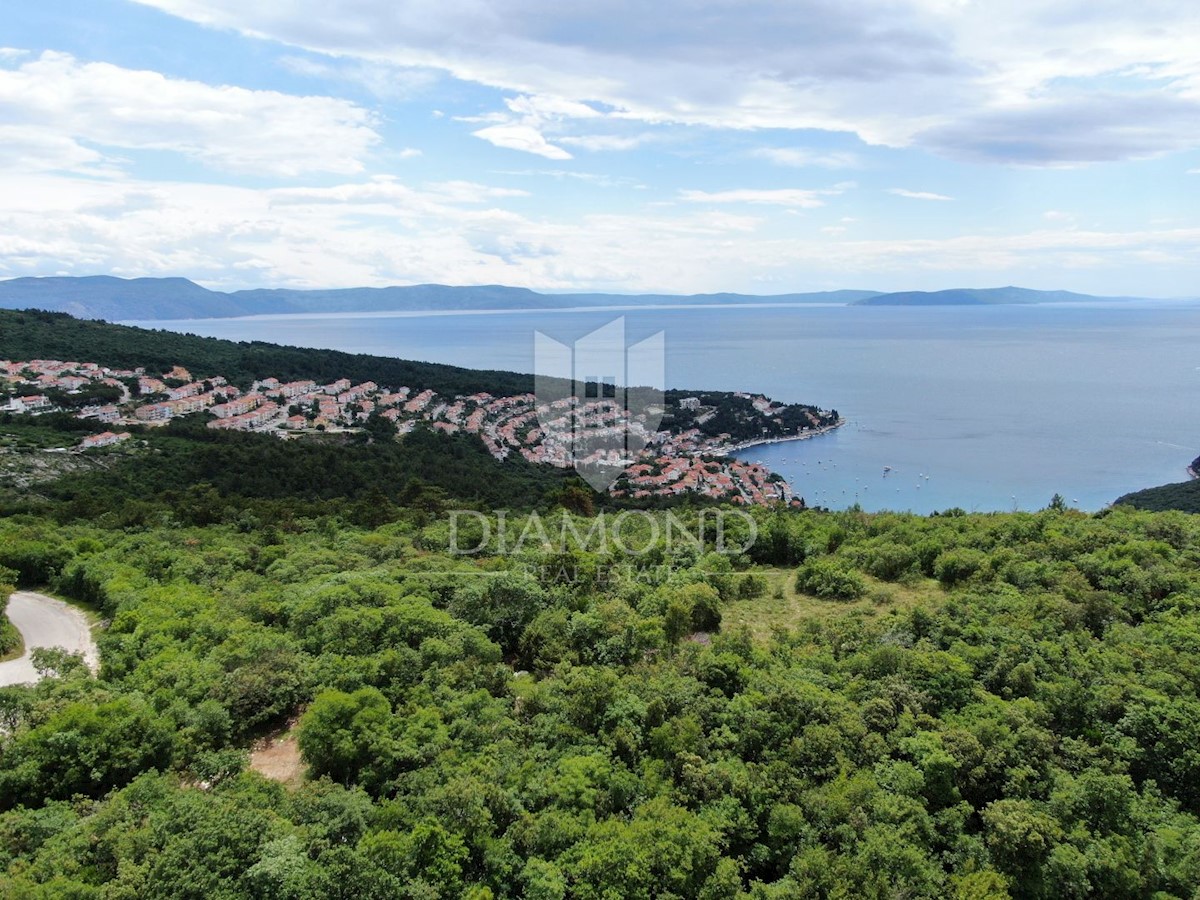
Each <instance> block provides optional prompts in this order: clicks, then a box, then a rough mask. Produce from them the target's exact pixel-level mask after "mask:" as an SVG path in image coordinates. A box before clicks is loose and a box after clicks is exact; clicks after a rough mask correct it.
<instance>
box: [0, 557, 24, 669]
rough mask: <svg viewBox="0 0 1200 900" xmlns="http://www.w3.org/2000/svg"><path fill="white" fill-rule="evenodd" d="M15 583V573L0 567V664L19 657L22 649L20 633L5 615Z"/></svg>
mask: <svg viewBox="0 0 1200 900" xmlns="http://www.w3.org/2000/svg"><path fill="white" fill-rule="evenodd" d="M16 583H17V573H16V572H14V571H13V570H12V569H8V568H5V567H4V566H0V662H2V661H4V660H6V659H10V658H12V657H14V656H19V655H20V653H21V651H22V649H23V642H22V640H21V632H19V631H17V629H16V628H15V627H14V626H13V623H12V622H10V621H9V620H8V616H7V615H5V610H6V609H7V608H8V599H9V595H10V594H12V592H13V591H14V590H16V588H15V585H16Z"/></svg>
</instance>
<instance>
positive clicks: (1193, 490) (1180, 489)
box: [1116, 457, 1200, 513]
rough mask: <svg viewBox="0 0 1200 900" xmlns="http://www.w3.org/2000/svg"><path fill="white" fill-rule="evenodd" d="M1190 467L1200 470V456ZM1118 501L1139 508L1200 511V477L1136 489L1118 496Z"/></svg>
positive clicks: (1194, 470)
mask: <svg viewBox="0 0 1200 900" xmlns="http://www.w3.org/2000/svg"><path fill="white" fill-rule="evenodd" d="M1189 468H1190V469H1191V470H1192V471H1193V472H1200V457H1197V458H1196V459H1194V460H1192V464H1191V466H1190V467H1189ZM1116 502H1117V503H1121V504H1124V505H1126V506H1133V507H1136V508H1137V509H1148V510H1166V509H1178V510H1182V511H1183V512H1190V513H1200V478H1193V479H1191V480H1190V481H1181V482H1177V483H1175V484H1164V485H1160V486H1159V487H1152V488H1146V489H1145V490H1142V491H1134V492H1133V493H1131V494H1125V495H1124V496H1122V497H1118V498H1117V500H1116Z"/></svg>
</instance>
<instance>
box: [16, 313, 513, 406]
mask: <svg viewBox="0 0 1200 900" xmlns="http://www.w3.org/2000/svg"><path fill="white" fill-rule="evenodd" d="M0 359H20V360H28V359H64V360H77V361H80V362H95V363H99V364H101V365H104V366H112V367H115V368H133V367H136V366H145V367H146V368H147V370H149V371H152V372H166V371H169V370H170V369H171V368H173V367H174V366H177V365H180V366H184V367H185V368H187V369H189V370H192V372H193V373H194V374H195V375H196V376H198V377H207V376H211V375H223V376H224V377H226V378H228V379H229V380H230V381H231V382H233V383H235V384H238V385H239V386H241V387H246V386H248V385H249V384H250V382H252V381H254V380H255V379H256V378H268V377H273V378H279V379H281V380H283V381H291V380H297V379H313V380H315V381H322V382H328V381H334V380H336V379H338V378H348V379H350V380H351V381H355V382H358V381H372V380H373V381H378V382H379V383H380V384H386V385H390V386H393V387H399V386H401V385H407V386H408V387H411V388H414V389H421V390H424V389H426V388H429V389H431V390H434V391H437V392H438V393H444V394H449V395H454V394H462V393H468V394H469V393H474V392H475V391H488V392H490V393H493V394H496V395H497V396H503V395H507V394H519V393H524V392H526V391H531V390H533V376H532V375H518V374H516V373H514V372H491V371H483V370H475V369H460V368H457V367H455V366H444V365H438V364H435V363H421V362H412V361H409V360H402V359H392V358H391V357H385V356H369V355H366V354H362V353H342V352H340V351H337V350H315V349H311V348H305V347H285V346H281V345H279V344H267V343H263V342H261V341H225V340H221V339H219V338H208V337H199V336H197V335H194V334H180V333H178V332H174V331H159V330H152V329H147V328H133V327H130V326H127V325H113V324H111V323H108V322H96V321H91V320H87V319H76V318H73V317H71V316H69V315H67V314H66V313H51V312H40V311H37V310H23V311H14V310H5V309H0Z"/></svg>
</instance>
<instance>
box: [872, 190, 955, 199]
mask: <svg viewBox="0 0 1200 900" xmlns="http://www.w3.org/2000/svg"><path fill="white" fill-rule="evenodd" d="M887 192H888V193H889V194H895V195H896V196H897V197H907V198H908V199H909V200H953V199H954V198H953V197H947V196H946V195H945V194H935V193H933V192H932V191H910V190H908V189H907V188H888V189H887Z"/></svg>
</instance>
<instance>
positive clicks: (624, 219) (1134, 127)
mask: <svg viewBox="0 0 1200 900" xmlns="http://www.w3.org/2000/svg"><path fill="white" fill-rule="evenodd" d="M1197 47H1200V5H1197V4H1196V3H1195V2H1194V0H1179V2H1171V0H1143V2H1141V3H1137V4H1133V3H1128V2H1121V3H1117V2H1113V0H1062V2H1034V0H1005V2H999V0H988V2H977V0H860V2H857V3H854V4H848V3H835V2H833V0H686V2H685V0H656V2H654V3H645V2H638V3H633V2H629V0H587V2H583V0H558V2H554V3H550V2H545V0H541V2H534V0H493V2H484V0H437V2H429V0H386V2H385V0H271V2H267V3H250V2H246V0H136V2H134V0H54V2H46V0H38V2H31V0H8V2H6V3H5V15H4V17H3V21H2V22H0V278H8V277H16V276H21V275H56V274H65V275H91V274H110V275H119V276H123V277H135V276H184V277H188V278H191V279H193V280H195V281H197V282H199V283H201V284H203V285H205V286H207V287H210V288H214V289H220V290H233V289H239V288H246V287H302V288H305V287H351V286H381V285H388V284H414V283H425V282H437V283H444V284H507V285H515V286H521V287H529V288H533V289H535V290H542V291H548V292H563V291H581V290H584V291H604V292H612V293H638V292H662V293H707V292H716V291H736V292H742V293H750V294H767V295H769V294H780V293H788V292H796V291H818V290H829V289H837V288H860V289H871V290H881V291H886V290H938V289H943V288H950V287H992V286H1000V285H1006V284H1017V285H1021V286H1024V287H1033V288H1042V289H1067V290H1077V291H1083V292H1088V293H1097V294H1106V295H1115V294H1132V295H1139V296H1162V297H1177V296H1180V297H1181V296H1200V53H1197V52H1196V48H1197Z"/></svg>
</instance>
